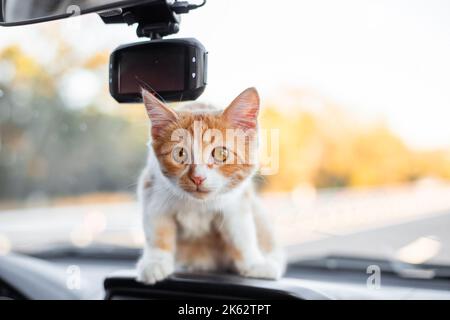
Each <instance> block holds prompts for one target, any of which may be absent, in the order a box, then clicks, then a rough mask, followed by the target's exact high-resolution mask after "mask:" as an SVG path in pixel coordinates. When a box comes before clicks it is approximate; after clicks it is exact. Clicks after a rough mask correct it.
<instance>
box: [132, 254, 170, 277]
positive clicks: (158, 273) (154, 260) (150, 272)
mask: <svg viewBox="0 0 450 320" xmlns="http://www.w3.org/2000/svg"><path fill="white" fill-rule="evenodd" d="M174 269H175V264H174V259H173V256H172V255H171V254H170V253H166V252H158V254H155V255H149V256H148V255H145V254H144V256H142V257H141V259H140V260H139V261H138V263H137V280H138V281H139V282H143V283H146V284H154V283H156V282H158V281H161V280H164V279H165V278H167V277H168V276H169V275H171V274H172V273H173V272H174Z"/></svg>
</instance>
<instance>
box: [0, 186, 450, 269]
mask: <svg viewBox="0 0 450 320" xmlns="http://www.w3.org/2000/svg"><path fill="white" fill-rule="evenodd" d="M263 201H264V203H265V205H264V207H266V208H267V209H268V211H269V213H270V215H271V218H272V219H273V221H274V225H275V228H276V229H277V233H278V234H279V238H280V240H281V242H282V243H283V244H285V245H287V246H288V247H289V248H293V246H294V245H295V250H292V251H291V253H292V256H293V257H297V258H298V257H308V256H311V255H323V254H345V255H350V256H353V255H361V256H371V257H379V258H388V259H394V258H396V259H400V260H404V261H409V262H413V263H420V262H436V263H448V264H450V186H448V185H426V186H423V185H414V186H403V187H395V188H376V189H359V190H327V191H321V192H317V191H316V190H314V189H312V188H307V187H305V188H299V189H298V190H296V191H294V192H292V193H287V194H286V193H285V194H265V195H264V197H263ZM143 241H144V237H143V233H142V226H141V221H140V214H139V206H138V205H137V204H136V203H117V204H99V205H84V206H72V207H54V208H32V209H17V210H4V211H0V254H2V253H6V252H9V251H10V250H25V251H29V250H35V249H42V248H46V247H47V246H49V245H51V244H58V243H70V244H72V245H74V246H79V247H84V246H88V245H89V244H91V243H93V242H96V243H103V244H114V245H123V246H132V247H141V246H142V244H143Z"/></svg>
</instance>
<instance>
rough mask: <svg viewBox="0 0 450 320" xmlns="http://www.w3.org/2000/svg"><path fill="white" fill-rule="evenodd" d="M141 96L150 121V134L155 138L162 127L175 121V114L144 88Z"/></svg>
mask: <svg viewBox="0 0 450 320" xmlns="http://www.w3.org/2000/svg"><path fill="white" fill-rule="evenodd" d="M142 98H143V100H144V104H145V109H147V114H148V117H149V118H150V121H151V122H152V136H153V137H154V138H156V137H158V136H159V135H160V134H161V131H162V129H164V128H165V127H167V125H169V124H170V123H173V122H175V121H177V118H178V117H177V114H176V113H175V112H174V111H173V110H172V109H170V108H169V107H168V106H166V105H165V104H164V103H163V102H162V101H161V100H159V99H158V98H156V97H155V96H154V95H153V94H151V93H150V92H149V91H147V90H145V89H142Z"/></svg>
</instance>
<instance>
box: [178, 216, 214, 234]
mask: <svg viewBox="0 0 450 320" xmlns="http://www.w3.org/2000/svg"><path fill="white" fill-rule="evenodd" d="M217 216H218V214H217V213H216V212H213V211H212V210H201V209H199V210H195V211H194V210H192V211H180V212H178V213H177V214H176V216H175V217H176V220H177V222H178V225H179V227H180V229H179V232H180V236H181V237H182V238H199V237H202V236H204V235H205V234H207V233H209V232H210V231H211V228H212V227H213V224H214V221H215V220H216V219H217Z"/></svg>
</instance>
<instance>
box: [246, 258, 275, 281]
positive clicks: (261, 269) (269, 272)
mask: <svg viewBox="0 0 450 320" xmlns="http://www.w3.org/2000/svg"><path fill="white" fill-rule="evenodd" d="M238 271H239V274H240V275H242V276H244V277H249V278H261V279H270V280H277V279H280V278H281V276H282V275H283V268H282V266H280V265H279V264H277V263H276V262H274V261H272V260H266V261H264V262H262V263H257V264H251V265H249V266H247V267H242V268H240V269H239V270H238Z"/></svg>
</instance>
